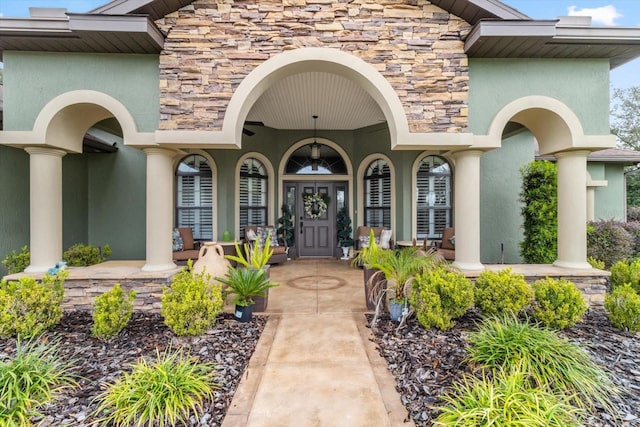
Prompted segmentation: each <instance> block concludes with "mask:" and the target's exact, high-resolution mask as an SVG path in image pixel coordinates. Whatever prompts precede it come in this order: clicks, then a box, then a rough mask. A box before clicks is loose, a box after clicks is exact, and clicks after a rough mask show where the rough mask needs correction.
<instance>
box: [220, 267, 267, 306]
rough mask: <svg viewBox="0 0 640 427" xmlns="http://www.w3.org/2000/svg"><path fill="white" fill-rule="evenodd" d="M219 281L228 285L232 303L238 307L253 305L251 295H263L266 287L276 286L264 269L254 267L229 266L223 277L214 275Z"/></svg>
mask: <svg viewBox="0 0 640 427" xmlns="http://www.w3.org/2000/svg"><path fill="white" fill-rule="evenodd" d="M216 280H218V281H219V282H220V283H222V284H224V285H226V286H227V287H228V289H227V291H228V292H229V294H232V295H234V298H233V303H234V304H235V305H237V306H240V307H246V306H248V305H253V304H254V303H255V301H254V300H253V298H252V297H257V296H264V295H265V293H266V292H267V289H269V288H272V287H274V286H278V284H277V283H274V282H272V281H271V280H270V279H269V278H268V277H267V275H266V273H265V271H264V270H258V269H255V268H252V267H250V268H233V267H231V268H229V271H228V272H227V275H226V276H225V277H216Z"/></svg>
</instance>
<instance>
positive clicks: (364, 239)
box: [360, 236, 369, 248]
mask: <svg viewBox="0 0 640 427" xmlns="http://www.w3.org/2000/svg"><path fill="white" fill-rule="evenodd" d="M360 247H361V248H368V247H369V236H360Z"/></svg>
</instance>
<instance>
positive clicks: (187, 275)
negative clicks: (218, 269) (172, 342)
mask: <svg viewBox="0 0 640 427" xmlns="http://www.w3.org/2000/svg"><path fill="white" fill-rule="evenodd" d="M191 269H192V263H191V261H189V264H188V267H187V268H186V269H184V268H183V269H182V270H181V271H180V272H179V273H178V274H176V275H175V276H174V277H173V282H172V283H171V288H167V287H164V289H163V291H162V302H161V307H160V313H161V314H162V317H164V323H165V325H167V326H168V327H169V328H170V329H171V330H172V331H173V332H175V333H176V334H177V335H200V334H202V333H204V332H205V331H206V330H207V329H209V328H210V327H211V326H213V324H214V323H215V322H216V316H218V314H220V313H221V312H222V308H223V299H222V290H221V289H220V286H218V285H217V284H209V277H210V276H209V275H208V274H205V273H199V274H191Z"/></svg>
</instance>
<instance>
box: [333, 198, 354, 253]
mask: <svg viewBox="0 0 640 427" xmlns="http://www.w3.org/2000/svg"><path fill="white" fill-rule="evenodd" d="M336 228H337V233H338V246H340V247H341V248H342V247H346V246H353V243H354V241H353V237H352V236H353V227H351V217H350V216H349V209H347V207H346V206H345V207H343V208H341V209H340V210H339V211H338V218H337V219H336Z"/></svg>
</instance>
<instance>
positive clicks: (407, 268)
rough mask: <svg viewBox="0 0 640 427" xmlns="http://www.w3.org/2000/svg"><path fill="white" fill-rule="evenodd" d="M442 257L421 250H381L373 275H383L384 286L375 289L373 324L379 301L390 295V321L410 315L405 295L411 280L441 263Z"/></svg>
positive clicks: (377, 313) (379, 305) (406, 295)
mask: <svg viewBox="0 0 640 427" xmlns="http://www.w3.org/2000/svg"><path fill="white" fill-rule="evenodd" d="M442 262H444V261H443V258H442V257H441V256H440V255H439V254H438V253H437V252H436V251H427V252H424V251H421V250H419V249H418V248H415V247H408V248H402V249H398V250H387V251H382V256H380V257H379V258H378V259H377V260H376V261H375V262H373V264H372V265H371V267H372V268H375V269H377V270H378V273H376V274H383V275H384V278H385V281H386V286H385V288H384V289H380V288H374V289H372V293H373V295H374V299H375V300H376V314H375V316H374V322H375V320H376V319H377V316H378V315H379V312H380V310H381V307H382V302H383V301H385V300H386V299H387V293H388V292H392V294H391V295H389V316H390V317H391V320H394V321H396V322H400V321H401V320H402V319H403V318H405V317H406V316H407V314H408V313H409V302H408V293H409V291H410V285H411V282H412V281H413V279H414V278H415V276H416V275H417V274H419V273H420V272H422V271H424V270H426V269H429V268H433V267H434V266H436V265H440V264H442Z"/></svg>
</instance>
